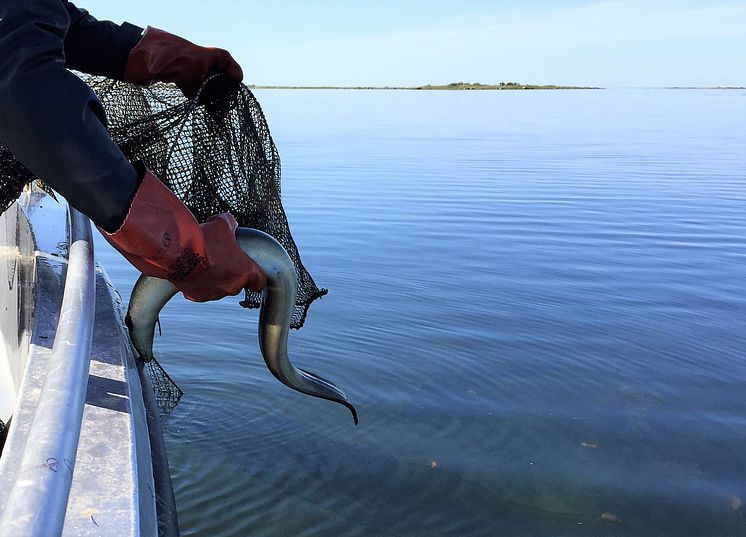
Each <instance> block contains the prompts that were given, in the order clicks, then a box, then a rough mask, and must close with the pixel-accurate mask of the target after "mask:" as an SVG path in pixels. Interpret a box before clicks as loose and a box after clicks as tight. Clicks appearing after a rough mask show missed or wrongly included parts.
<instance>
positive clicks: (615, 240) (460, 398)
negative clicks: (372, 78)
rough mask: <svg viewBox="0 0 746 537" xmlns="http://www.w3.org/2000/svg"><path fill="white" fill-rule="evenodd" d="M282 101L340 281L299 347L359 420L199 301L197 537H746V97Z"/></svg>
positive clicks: (192, 323) (195, 353)
mask: <svg viewBox="0 0 746 537" xmlns="http://www.w3.org/2000/svg"><path fill="white" fill-rule="evenodd" d="M258 97H259V99H260V101H261V103H262V106H263V109H264V110H265V112H266V115H267V118H268V121H269V124H270V126H271V127H272V133H273V136H274V138H275V141H276V143H277V145H278V148H279V150H280V154H281V156H282V158H283V201H284V205H285V209H286V212H287V214H288V217H289V220H290V225H291V228H292V230H293V232H294V236H295V239H296V242H297V243H298V245H299V248H300V252H301V255H302V256H303V259H304V262H305V264H306V266H307V267H308V268H309V270H310V271H311V273H312V274H313V275H314V277H315V278H316V280H317V283H319V285H321V286H324V287H328V288H329V289H330V294H329V295H328V296H327V297H325V298H324V299H323V300H322V301H320V302H319V303H317V304H314V305H313V306H312V308H311V311H310V316H309V319H308V322H307V325H306V327H305V328H304V329H303V330H301V331H300V332H293V333H292V334H291V340H290V356H291V358H292V360H293V361H294V362H295V363H296V364H298V365H300V366H301V367H304V368H306V369H309V370H311V371H314V372H317V373H318V374H320V375H322V376H325V377H328V378H331V379H333V380H334V381H335V382H336V383H338V384H339V385H340V386H342V387H343V388H344V389H345V390H346V391H347V393H348V394H349V395H350V397H351V399H352V400H353V401H354V402H355V404H356V405H357V407H358V410H359V412H360V418H361V423H360V426H359V427H358V428H355V427H353V425H352V423H351V420H350V417H349V414H348V412H347V411H346V410H345V409H344V408H342V407H340V406H338V405H333V404H331V403H329V402H327V401H320V400H315V399H311V398H308V397H303V396H302V395H299V394H297V393H295V392H292V391H290V390H288V389H287V388H285V387H283V386H282V385H280V384H279V383H278V382H277V381H276V380H274V379H273V378H272V377H271V375H270V374H269V373H268V371H267V370H266V368H265V367H264V364H263V362H262V360H261V356H260V355H259V351H258V348H257V344H256V323H257V319H256V317H257V315H256V312H255V311H245V310H241V309H240V308H239V307H238V306H237V304H236V302H237V300H235V299H228V300H224V301H222V302H220V303H217V304H201V305H198V304H190V303H187V302H186V301H184V300H175V301H174V303H173V304H170V305H169V306H168V307H167V308H166V310H165V312H164V315H163V317H162V324H163V331H164V335H163V337H160V338H157V341H156V353H157V355H158V356H159V357H160V359H161V361H162V362H163V363H164V364H165V365H166V366H167V368H168V369H169V371H170V373H171V374H172V376H173V377H174V378H176V379H177V381H178V382H179V384H180V385H181V386H182V388H183V389H184V392H185V396H184V399H183V401H182V403H181V405H180V406H179V408H178V409H177V410H176V412H175V413H174V414H173V415H172V416H171V417H170V418H169V419H168V420H167V421H166V424H165V425H166V437H167V444H168V449H169V456H170V459H171V466H172V471H173V474H174V483H175V489H176V497H177V502H178V507H179V512H180V521H181V525H182V532H183V534H184V535H211V536H225V537H228V536H247V535H257V536H262V535H266V536H278V535H293V536H305V535H308V536H311V535H329V536H337V535H344V536H413V537H414V536H432V535H443V536H446V535H449V536H450V535H452V536H488V535H501V536H517V537H530V536H537V537H539V536H541V537H545V536H546V537H548V536H553V537H556V536H565V535H567V536H570V535H588V536H614V537H619V536H635V537H644V536H677V537H687V536H698V537H717V536H735V535H745V534H746V522H744V519H743V514H744V507H743V506H742V501H743V500H744V499H746V450H744V449H743V446H744V445H746V398H744V384H745V383H746V361H744V359H743V357H744V349H746V336H745V335H744V334H745V333H746V331H744V321H746V272H745V271H744V263H745V262H746V219H744V210H745V209H746V184H745V182H744V181H745V178H746V130H744V128H743V125H746V92H744V91H726V90H722V91H703V90H702V91H685V90H605V91H595V92H588V91H585V92H584V91H562V92H540V91H536V92H426V93H419V92H398V91H389V92H376V91H369V92H362V91H358V92H354V91H313V92H312V91H305V92H304V91H260V92H258ZM98 246H99V256H100V257H102V258H103V262H104V264H105V265H106V266H107V269H108V270H109V272H110V274H112V276H113V277H114V279H115V281H116V283H117V285H118V286H119V287H120V290H121V291H122V294H123V295H124V296H125V298H127V296H128V294H129V292H130V290H131V287H132V284H133V282H134V276H135V275H134V272H133V271H132V269H130V268H129V267H127V266H126V264H125V263H124V262H123V261H121V259H119V258H117V257H116V255H115V254H114V253H113V252H111V250H108V249H107V246H106V245H105V244H103V242H101V241H100V243H99V245H98Z"/></svg>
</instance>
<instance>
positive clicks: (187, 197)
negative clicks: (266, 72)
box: [0, 74, 327, 435]
mask: <svg viewBox="0 0 746 537" xmlns="http://www.w3.org/2000/svg"><path fill="white" fill-rule="evenodd" d="M78 76H80V77H81V78H82V79H83V81H84V82H85V83H86V84H88V85H89V86H90V87H91V88H92V89H93V91H94V92H95V93H96V94H97V95H98V97H99V99H100V100H101V102H102V103H103V105H104V108H105V110H106V114H107V117H108V129H109V133H110V134H111V137H112V139H113V140H114V142H115V143H116V144H117V145H119V147H120V148H121V150H122V152H123V153H124V154H125V156H126V157H127V158H128V159H129V160H130V161H133V162H134V161H141V162H142V163H143V164H145V166H147V167H148V168H149V169H150V170H152V171H153V173H155V175H156V176H157V177H158V178H159V179H160V180H161V181H163V183H164V184H166V186H168V187H169V188H170V189H171V190H172V191H173V192H174V193H175V194H176V196H177V197H178V198H179V199H181V201H183V202H184V204H185V205H186V206H187V207H188V208H189V210H190V211H191V212H192V213H193V214H194V216H195V217H196V218H197V220H198V221H200V222H204V221H206V220H207V219H208V218H209V217H210V216H212V215H214V214H218V213H223V212H230V213H232V214H233V216H234V217H235V218H236V220H237V222H238V225H239V226H241V227H250V228H255V229H259V230H262V231H264V232H266V233H268V234H270V235H272V236H273V237H274V238H275V239H277V241H278V242H280V244H282V245H283V246H284V247H285V250H287V252H288V254H289V255H290V257H291V258H292V260H293V262H294V263H295V269H296V273H297V277H298V294H297V299H296V305H295V309H294V311H293V317H292V321H291V327H292V328H300V327H301V326H303V323H304V321H305V319H306V315H307V313H308V307H309V306H310V305H311V303H312V302H313V301H314V300H316V299H317V298H319V297H321V296H322V295H325V294H326V292H327V290H326V289H320V288H319V287H317V286H316V284H315V283H314V281H313V278H312V277H311V275H310V274H309V273H308V271H307V270H306V269H305V267H304V266H303V263H302V262H301V259H300V255H299V254H298V249H297V247H296V245H295V242H294V241H293V237H292V235H291V233H290V228H289V226H288V222H287V218H286V216H285V211H284V210H283V207H282V203H281V201H280V195H281V192H280V158H279V155H278V152H277V148H276V147H275V144H274V142H273V141H272V136H271V135H270V132H269V128H268V126H267V121H266V119H265V118H264V114H263V113H262V109H261V107H260V106H259V103H258V102H257V100H256V98H255V97H254V95H253V93H252V92H251V90H249V88H247V87H246V86H245V85H243V84H239V83H237V82H235V81H233V80H232V79H230V78H229V77H227V76H225V75H215V76H213V77H211V78H210V79H208V80H207V81H206V82H205V84H203V86H202V89H201V90H200V93H199V94H198V95H197V97H196V98H195V99H193V100H188V99H186V98H185V97H184V96H183V94H182V93H181V91H180V90H179V89H178V88H177V87H176V86H174V85H168V84H156V85H153V86H150V87H142V86H134V85H131V84H126V83H123V82H117V81H114V80H111V79H107V78H103V77H95V76H89V75H82V74H79V75H78ZM35 179H36V178H35V177H34V175H33V174H32V173H31V172H30V171H29V170H27V169H26V168H25V167H24V166H23V165H22V164H21V163H20V162H19V161H17V160H16V159H15V158H14V157H13V155H12V154H11V153H10V151H8V150H7V149H6V148H5V147H4V146H2V144H0V213H2V212H4V211H5V210H6V209H7V208H8V207H9V206H10V205H11V204H12V203H13V202H14V201H15V200H16V199H17V198H18V196H19V195H20V193H21V190H22V189H23V187H24V185H26V184H28V183H30V182H31V181H33V180H35ZM42 187H43V185H42ZM50 193H51V192H50ZM52 194H53V193H52ZM241 305H242V306H243V307H247V308H258V307H259V306H260V305H261V294H260V293H253V292H251V291H249V290H246V291H245V296H244V299H243V300H242V301H241ZM145 370H146V372H147V375H148V377H149V380H150V381H151V384H152V386H153V389H154V391H155V395H156V400H157V403H158V406H159V409H160V411H161V414H166V415H167V414H169V413H170V412H171V411H172V410H173V409H174V408H175V407H176V405H177V404H178V401H179V398H180V397H181V390H180V389H179V387H178V386H177V385H176V383H174V382H173V380H172V379H171V378H170V377H169V376H168V373H166V371H165V370H164V369H163V368H162V367H161V366H160V364H158V362H157V361H155V360H154V361H153V362H151V363H149V364H146V368H145ZM2 429H3V427H2V426H0V435H1V434H2Z"/></svg>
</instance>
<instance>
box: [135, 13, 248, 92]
mask: <svg viewBox="0 0 746 537" xmlns="http://www.w3.org/2000/svg"><path fill="white" fill-rule="evenodd" d="M215 73H225V74H227V75H228V76H230V77H231V78H233V79H235V80H236V81H238V82H240V81H241V80H243V71H242V70H241V67H240V66H239V65H238V63H236V60H234V59H233V57H232V56H231V55H230V54H229V53H228V51H227V50H223V49H220V48H211V47H200V46H198V45H195V44H194V43H192V42H190V41H187V40H186V39H182V38H181V37H178V36H175V35H173V34H170V33H168V32H164V31H163V30H159V29H157V28H153V27H151V26H148V27H147V28H146V30H145V34H144V35H143V37H142V39H140V42H139V43H138V44H137V45H135V47H134V48H133V49H132V51H131V52H130V55H129V59H128V60H127V66H126V67H125V69H124V76H123V78H122V80H123V81H124V82H130V83H132V84H139V85H141V86H147V85H149V84H152V83H153V82H174V83H176V85H177V86H178V87H179V89H181V91H182V92H183V93H184V95H186V96H187V97H188V98H190V99H193V98H194V97H195V96H196V95H197V92H198V91H199V88H200V86H201V85H202V83H203V82H204V81H205V80H206V79H207V77H208V76H210V75H212V74H215Z"/></svg>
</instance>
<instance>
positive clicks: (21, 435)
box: [0, 187, 178, 537]
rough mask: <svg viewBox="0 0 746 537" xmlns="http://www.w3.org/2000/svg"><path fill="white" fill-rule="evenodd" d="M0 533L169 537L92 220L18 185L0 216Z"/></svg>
mask: <svg viewBox="0 0 746 537" xmlns="http://www.w3.org/2000/svg"><path fill="white" fill-rule="evenodd" d="M0 316H1V317H2V319H1V320H0V331H1V332H2V338H0V420H2V424H0V425H1V427H0V428H1V429H2V434H0V443H2V452H1V454H0V535H2V536H3V537H12V536H24V537H28V536H36V535H40V536H45V537H46V536H57V535H64V536H72V535H75V536H88V535H91V536H92V535H97V536H98V535H106V536H110V537H112V536H159V537H170V536H178V523H177V516H176V507H175V503H174V496H173V489H172V486H171V478H170V474H169V468H168V460H167V456H166V450H165V445H164V440H163V433H162V430H161V426H160V421H159V410H158V404H157V401H156V398H155V394H154V392H153V388H152V386H151V383H150V380H149V378H148V374H147V372H146V370H145V365H144V364H143V362H142V361H141V360H139V359H138V358H137V356H136V353H135V352H134V350H133V348H132V345H131V342H130V340H129V336H128V333H127V329H126V327H125V324H124V308H123V305H122V300H121V298H120V296H119V293H118V292H117V291H116V289H115V288H114V286H113V285H112V283H111V281H110V279H109V278H108V276H107V274H106V272H105V270H104V268H103V267H101V266H100V265H98V264H97V263H96V261H95V257H94V248H93V241H92V231H91V223H90V221H89V220H88V219H87V218H86V217H85V216H84V215H82V214H81V213H79V212H77V211H76V210H75V209H72V208H71V207H69V206H67V205H66V203H65V202H64V200H62V199H59V200H57V199H55V197H53V196H52V195H50V194H47V193H46V192H44V191H43V190H41V189H40V188H38V187H33V188H32V187H27V188H26V189H25V190H24V192H23V193H22V194H21V196H20V198H19V199H18V200H17V201H16V202H15V203H14V204H13V205H12V206H11V207H10V208H9V209H8V210H7V211H5V212H4V213H3V214H2V216H0Z"/></svg>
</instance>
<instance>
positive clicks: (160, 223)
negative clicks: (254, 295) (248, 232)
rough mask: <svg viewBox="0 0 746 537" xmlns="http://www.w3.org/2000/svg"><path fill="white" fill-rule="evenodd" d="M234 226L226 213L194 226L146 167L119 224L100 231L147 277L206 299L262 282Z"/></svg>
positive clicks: (189, 215) (259, 285)
mask: <svg viewBox="0 0 746 537" xmlns="http://www.w3.org/2000/svg"><path fill="white" fill-rule="evenodd" d="M237 226H238V224H237V223H236V219H235V218H234V217H233V215H232V214H230V213H222V214H218V215H215V216H213V217H211V218H210V219H209V220H208V221H207V222H205V223H204V224H198V223H197V220H196V219H195V218H194V215H192V213H191V212H190V211H189V209H187V207H186V206H185V205H184V204H183V203H182V202H181V200H179V198H177V197H176V196H175V195H174V193H173V192H171V190H169V188H168V187H167V186H166V185H164V184H163V183H161V181H160V180H159V179H158V178H157V177H156V176H155V175H153V174H152V173H151V172H150V171H146V172H145V176H144V177H143V180H142V183H141V184H140V187H139V189H138V190H137V193H136V194H135V198H134V200H133V201H132V206H131V207H130V210H129V212H128V213H127V218H125V220H124V223H123V224H122V226H121V227H120V228H119V229H118V230H117V231H116V232H114V233H107V232H106V231H104V230H103V229H101V228H99V231H101V234H102V235H103V236H104V237H105V238H106V240H107V241H109V243H110V244H111V245H112V246H113V247H114V248H116V249H117V250H118V251H119V252H120V253H121V254H122V255H123V256H124V257H125V258H126V259H127V260H128V261H129V262H130V263H132V265H134V266H135V268H137V269H138V270H140V272H142V273H143V274H145V275H146V276H154V277H156V278H163V279H167V280H169V281H170V282H171V283H173V284H174V285H175V286H176V288H177V289H179V290H180V291H182V292H183V293H184V297H186V298H187V299H188V300H191V301H193V302H206V301H208V300H218V299H221V298H223V297H225V296H228V295H236V294H238V293H239V292H241V289H243V288H245V287H248V288H249V289H251V290H252V291H260V290H262V289H264V287H265V286H266V285H267V279H266V276H265V275H264V272H262V269H261V268H259V265H257V264H256V263H255V262H254V260H252V259H251V258H250V257H249V256H248V255H246V254H245V253H244V252H243V250H241V249H240V248H239V246H238V243H237V242H236V234H235V232H236V227H237Z"/></svg>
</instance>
